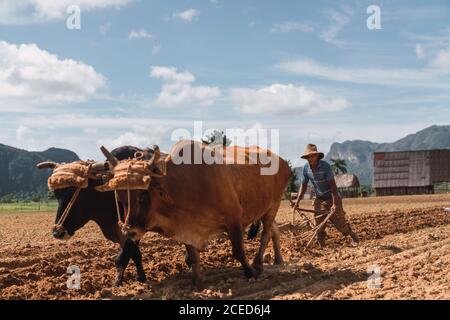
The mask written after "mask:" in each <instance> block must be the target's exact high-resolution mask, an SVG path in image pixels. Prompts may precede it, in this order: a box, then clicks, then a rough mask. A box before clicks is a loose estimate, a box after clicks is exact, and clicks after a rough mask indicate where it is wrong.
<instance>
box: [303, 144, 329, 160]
mask: <svg viewBox="0 0 450 320" xmlns="http://www.w3.org/2000/svg"><path fill="white" fill-rule="evenodd" d="M314 154H318V155H319V159H322V158H323V157H324V154H323V153H322V152H319V151H317V146H316V145H315V144H308V145H307V146H306V148H305V152H304V153H303V155H302V159H308V158H309V156H312V155H314Z"/></svg>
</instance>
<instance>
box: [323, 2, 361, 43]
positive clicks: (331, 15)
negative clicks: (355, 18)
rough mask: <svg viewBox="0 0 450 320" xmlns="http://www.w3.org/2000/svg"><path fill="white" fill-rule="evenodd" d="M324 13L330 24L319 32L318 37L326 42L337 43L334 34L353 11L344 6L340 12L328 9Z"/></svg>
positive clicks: (347, 21)
mask: <svg viewBox="0 0 450 320" xmlns="http://www.w3.org/2000/svg"><path fill="white" fill-rule="evenodd" d="M325 15H326V17H327V19H328V20H329V22H330V25H329V27H328V28H327V29H325V30H324V31H323V32H322V33H321V35H320V38H321V39H322V40H324V41H326V42H329V43H335V44H338V43H339V41H337V40H336V36H337V35H338V33H339V32H340V31H341V29H342V28H343V27H344V26H345V25H347V24H348V23H349V22H350V20H351V16H352V15H353V11H352V10H351V9H349V8H345V9H344V10H343V11H342V12H340V11H337V10H328V11H326V12H325Z"/></svg>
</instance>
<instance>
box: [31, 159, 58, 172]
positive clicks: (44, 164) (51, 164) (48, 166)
mask: <svg viewBox="0 0 450 320" xmlns="http://www.w3.org/2000/svg"><path fill="white" fill-rule="evenodd" d="M57 166H58V163H56V162H53V161H46V162H41V163H38V164H37V165H36V167H37V168H38V169H39V170H41V169H55V168H56V167H57Z"/></svg>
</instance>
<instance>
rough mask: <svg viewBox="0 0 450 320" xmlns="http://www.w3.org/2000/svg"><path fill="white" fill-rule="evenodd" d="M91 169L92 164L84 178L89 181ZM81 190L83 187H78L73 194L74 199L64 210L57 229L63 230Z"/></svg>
mask: <svg viewBox="0 0 450 320" xmlns="http://www.w3.org/2000/svg"><path fill="white" fill-rule="evenodd" d="M91 168H92V164H90V165H89V166H88V168H87V170H86V173H85V177H84V178H88V179H89V175H90V174H91ZM81 189H82V187H78V188H77V189H76V190H75V192H74V193H73V195H72V198H70V201H69V203H68V204H67V207H66V208H65V209H64V212H63V214H62V215H61V217H60V218H59V220H58V222H57V223H56V225H55V227H56V228H61V227H62V226H63V224H64V222H65V221H66V219H67V217H68V216H69V212H70V209H72V207H73V204H74V203H75V201H76V200H77V198H78V196H79V194H80V191H81Z"/></svg>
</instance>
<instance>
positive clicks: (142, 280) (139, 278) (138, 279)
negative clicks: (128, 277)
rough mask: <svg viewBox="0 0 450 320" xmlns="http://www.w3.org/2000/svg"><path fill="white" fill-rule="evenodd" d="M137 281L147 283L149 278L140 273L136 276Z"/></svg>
mask: <svg viewBox="0 0 450 320" xmlns="http://www.w3.org/2000/svg"><path fill="white" fill-rule="evenodd" d="M136 280H137V281H139V282H147V276H146V275H145V273H138V274H137V276H136Z"/></svg>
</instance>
